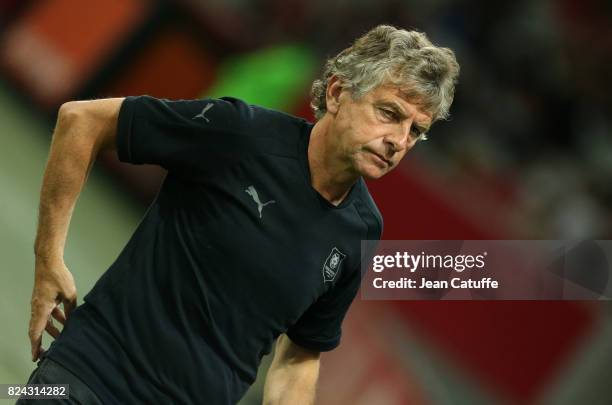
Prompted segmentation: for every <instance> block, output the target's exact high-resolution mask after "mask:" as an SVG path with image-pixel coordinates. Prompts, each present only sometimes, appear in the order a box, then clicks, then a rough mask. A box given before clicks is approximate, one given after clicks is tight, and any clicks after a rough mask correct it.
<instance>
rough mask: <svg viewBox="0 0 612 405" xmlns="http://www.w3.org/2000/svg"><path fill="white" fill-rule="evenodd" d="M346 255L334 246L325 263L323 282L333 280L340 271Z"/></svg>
mask: <svg viewBox="0 0 612 405" xmlns="http://www.w3.org/2000/svg"><path fill="white" fill-rule="evenodd" d="M345 258H346V255H345V254H344V253H342V252H341V251H339V250H338V248H336V247H334V248H333V249H332V251H331V252H330V253H329V256H327V259H326V260H325V263H323V282H332V281H334V280H335V279H336V275H337V274H338V273H339V272H340V266H341V265H342V261H343V260H344V259H345Z"/></svg>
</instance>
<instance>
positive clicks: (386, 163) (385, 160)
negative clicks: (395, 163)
mask: <svg viewBox="0 0 612 405" xmlns="http://www.w3.org/2000/svg"><path fill="white" fill-rule="evenodd" d="M370 153H372V154H373V155H374V156H376V157H377V158H378V160H380V161H381V162H382V163H384V164H385V165H387V166H391V162H390V161H389V160H387V159H385V158H384V157H383V156H382V155H380V154H379V153H376V152H374V151H370Z"/></svg>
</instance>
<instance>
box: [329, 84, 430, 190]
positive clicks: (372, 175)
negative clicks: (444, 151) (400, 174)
mask: <svg viewBox="0 0 612 405" xmlns="http://www.w3.org/2000/svg"><path fill="white" fill-rule="evenodd" d="M335 85H337V86H339V83H338V82H336V83H335V84H333V83H332V84H331V86H332V87H331V88H330V92H332V95H333V92H334V91H336V97H335V98H334V99H333V100H332V104H331V105H330V104H329V103H328V112H330V107H331V112H333V113H335V115H334V120H333V123H332V127H333V130H332V133H333V134H334V135H333V138H332V140H331V142H333V147H334V148H337V149H336V150H337V151H338V152H339V154H340V156H341V159H343V161H344V162H343V163H345V164H347V165H348V166H349V170H351V171H354V172H355V173H356V174H359V175H361V176H363V177H365V178H367V179H377V178H379V177H382V176H383V175H385V174H387V173H388V172H389V171H391V170H392V169H393V168H394V167H396V166H397V165H398V163H399V162H400V160H402V158H403V157H404V155H405V154H406V152H408V150H410V149H411V148H412V147H413V146H414V144H415V143H416V142H417V141H418V140H419V138H420V137H421V134H423V133H425V132H426V131H427V129H429V127H430V126H431V115H430V114H428V113H426V112H424V111H422V110H421V109H420V107H419V106H417V105H416V104H415V103H413V102H411V101H410V100H409V99H408V98H407V96H405V94H404V93H402V92H401V90H400V89H399V88H397V87H393V86H379V87H378V88H376V89H374V90H372V91H370V92H369V93H367V94H365V95H364V96H363V97H361V99H359V100H353V98H352V97H351V94H350V92H349V91H348V90H345V89H340V90H338V89H335V90H334V88H333V86H335Z"/></svg>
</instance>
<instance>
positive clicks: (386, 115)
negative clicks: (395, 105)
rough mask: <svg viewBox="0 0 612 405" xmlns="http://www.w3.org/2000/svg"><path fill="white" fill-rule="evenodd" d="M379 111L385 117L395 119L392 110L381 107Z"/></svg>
mask: <svg viewBox="0 0 612 405" xmlns="http://www.w3.org/2000/svg"><path fill="white" fill-rule="evenodd" d="M380 111H381V112H382V114H383V115H384V116H385V118H387V119H390V120H393V121H397V115H396V114H395V113H394V112H393V111H391V110H386V109H384V108H381V109H380Z"/></svg>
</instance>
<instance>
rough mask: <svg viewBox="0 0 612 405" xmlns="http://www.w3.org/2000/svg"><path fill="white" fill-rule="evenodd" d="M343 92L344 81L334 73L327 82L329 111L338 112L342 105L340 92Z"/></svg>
mask: <svg viewBox="0 0 612 405" xmlns="http://www.w3.org/2000/svg"><path fill="white" fill-rule="evenodd" d="M341 93H342V82H341V81H340V79H339V78H338V76H335V75H332V76H331V77H330V78H329V81H328V82H327V91H326V93H325V103H326V106H327V112H329V113H330V114H336V113H337V112H338V107H339V105H340V94H341Z"/></svg>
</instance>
